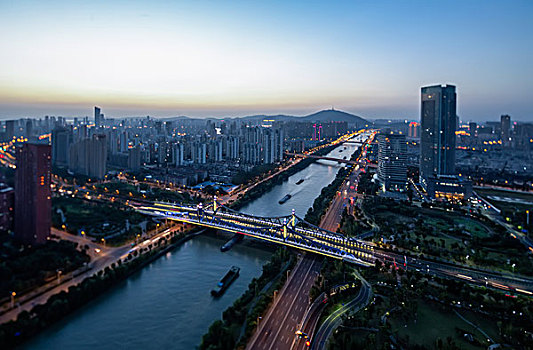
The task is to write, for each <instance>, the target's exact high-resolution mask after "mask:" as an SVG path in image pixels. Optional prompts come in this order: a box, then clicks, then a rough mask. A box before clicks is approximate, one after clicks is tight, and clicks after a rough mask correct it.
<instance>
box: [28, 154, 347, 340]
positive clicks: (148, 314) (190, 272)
mask: <svg viewBox="0 0 533 350" xmlns="http://www.w3.org/2000/svg"><path fill="white" fill-rule="evenodd" d="M346 147H347V148H346V149H344V147H343V146H340V147H337V148H336V149H335V150H333V151H331V152H330V153H329V154H328V156H332V157H340V158H342V157H344V156H346V157H347V158H349V157H350V155H351V154H352V153H353V152H354V151H355V149H356V148H357V147H356V146H355V145H347V146H346ZM341 166H343V165H341V164H338V163H337V162H333V161H325V160H319V161H317V162H315V163H313V164H311V165H310V166H309V167H307V168H305V169H303V170H302V171H300V172H298V173H297V174H294V175H292V176H291V177H290V178H289V179H288V181H286V182H284V183H283V184H280V185H278V186H275V187H274V188H272V189H271V190H270V191H268V192H267V193H265V194H264V195H263V196H262V197H260V198H258V199H256V200H255V201H253V202H251V203H249V204H248V205H247V206H245V207H243V208H242V211H243V212H246V213H250V214H254V215H260V216H280V215H288V214H290V212H291V210H292V209H295V210H296V213H297V215H299V216H300V217H303V216H305V213H306V212H307V209H308V208H310V207H311V206H312V204H313V201H314V199H315V198H316V197H317V196H318V195H319V194H320V191H321V189H322V188H323V187H324V186H326V185H328V184H329V183H331V181H333V179H334V178H335V175H336V174H337V172H338V170H339V169H340V167H341ZM300 179H304V182H303V183H301V184H300V185H296V182H297V181H298V180H300ZM286 194H291V195H292V198H291V199H289V200H288V201H287V202H286V203H284V204H283V205H280V204H279V203H278V201H279V200H280V199H281V198H282V197H283V196H285V195H286ZM225 240H226V239H224V238H222V237H220V238H217V237H214V236H198V237H195V238H193V239H191V240H189V241H188V242H186V243H185V244H183V245H182V246H180V247H178V248H176V249H175V250H173V251H172V252H169V253H167V254H166V255H165V256H164V257H162V258H160V259H158V260H156V261H154V262H153V263H151V264H150V265H148V266H147V267H145V268H144V269H142V270H141V271H139V272H138V273H136V274H134V275H133V276H131V277H130V278H129V279H127V280H126V281H124V282H123V283H121V284H120V285H118V286H117V287H115V288H114V289H112V290H111V291H110V292H108V293H106V294H105V295H103V296H101V297H100V298H98V299H96V300H94V301H93V302H91V303H90V304H88V305H87V306H85V307H84V308H82V309H80V310H78V311H77V312H75V313H74V314H73V315H71V316H69V317H67V318H66V319H64V320H63V321H61V322H59V323H57V324H56V325H54V326H52V327H50V328H49V329H47V330H46V331H44V332H43V333H41V334H40V335H39V336H37V337H36V338H34V339H32V340H31V341H30V342H28V343H26V344H25V345H24V346H23V347H22V348H23V349H46V350H48V349H50V350H52V349H62V350H64V349H77V350H83V349H187V350H189V349H194V348H195V347H197V346H198V345H199V344H200V341H201V338H202V335H203V334H205V332H206V331H207V329H208V328H209V326H210V325H211V323H212V322H213V321H215V320H216V319H219V318H220V317H221V315H222V312H223V311H224V310H225V309H226V308H227V307H228V306H230V305H231V304H233V302H234V301H235V299H237V298H238V297H239V296H240V295H241V294H242V293H243V292H244V291H245V290H246V289H247V286H248V284H249V283H250V281H251V280H252V278H254V277H258V276H259V275H260V274H261V267H262V265H263V264H264V263H265V262H266V261H268V259H269V258H270V255H271V252H272V250H271V249H268V250H263V249H259V248H257V244H254V245H250V244H246V243H244V244H238V245H236V246H235V247H233V248H232V249H231V250H230V251H228V252H225V253H222V252H220V246H221V245H223V244H224V243H225ZM232 265H236V266H239V267H240V268H241V273H240V277H239V278H237V279H236V280H235V282H234V283H233V284H232V285H231V286H230V287H229V288H228V290H227V291H226V292H225V294H224V295H223V296H222V297H220V298H218V299H215V298H213V297H211V295H210V290H211V289H212V288H213V287H214V286H215V285H216V283H217V282H218V281H219V280H220V278H221V277H222V276H223V275H224V274H225V273H226V272H227V271H228V270H229V268H230V267H231V266H232Z"/></svg>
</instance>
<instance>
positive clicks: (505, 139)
mask: <svg viewBox="0 0 533 350" xmlns="http://www.w3.org/2000/svg"><path fill="white" fill-rule="evenodd" d="M500 128H501V131H500V132H501V137H500V139H501V140H502V144H503V145H504V146H509V145H510V143H511V116H510V115H507V114H505V115H502V116H501V119H500Z"/></svg>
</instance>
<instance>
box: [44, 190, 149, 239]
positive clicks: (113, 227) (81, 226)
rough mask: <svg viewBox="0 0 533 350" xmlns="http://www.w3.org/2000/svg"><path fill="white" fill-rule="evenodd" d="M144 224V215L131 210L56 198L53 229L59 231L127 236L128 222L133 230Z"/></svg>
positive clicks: (76, 199) (94, 235)
mask: <svg viewBox="0 0 533 350" xmlns="http://www.w3.org/2000/svg"><path fill="white" fill-rule="evenodd" d="M58 209H59V212H58ZM61 213H63V215H61ZM63 217H64V219H65V221H63ZM144 220H145V218H144V216H143V215H141V214H139V213H137V212H135V211H134V210H132V209H129V208H120V207H117V206H110V205H108V204H105V203H99V202H88V201H84V200H82V199H79V198H71V197H54V198H52V223H53V225H54V226H55V227H62V225H65V228H66V230H67V231H68V232H70V233H73V234H78V233H79V232H80V231H82V230H83V231H84V232H85V233H86V234H87V235H89V236H93V237H96V238H100V237H106V236H110V235H112V234H115V233H121V232H122V231H124V233H126V231H127V230H126V221H127V222H128V223H129V225H130V230H132V229H133V226H134V225H136V224H138V223H140V222H142V221H144Z"/></svg>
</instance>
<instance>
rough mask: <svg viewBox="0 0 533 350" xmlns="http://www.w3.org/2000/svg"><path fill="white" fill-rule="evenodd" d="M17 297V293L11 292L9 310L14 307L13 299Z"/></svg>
mask: <svg viewBox="0 0 533 350" xmlns="http://www.w3.org/2000/svg"><path fill="white" fill-rule="evenodd" d="M16 296H17V293H15V292H11V308H14V307H15V297H16Z"/></svg>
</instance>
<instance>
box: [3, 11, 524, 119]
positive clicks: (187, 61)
mask: <svg viewBox="0 0 533 350" xmlns="http://www.w3.org/2000/svg"><path fill="white" fill-rule="evenodd" d="M532 18H533V1H531V0H526V1H481V0H480V1H466V0H460V1H428V0H426V1H349V2H339V1H335V2H334V1H302V2H295V1H291V2H290V4H289V3H288V1H279V2H275V1H268V2H264V3H262V4H259V2H256V1H242V2H241V1H232V2H229V1H190V2H177V1H176V2H174V1H172V2H171V1H113V2H112V3H111V2H110V1H83V2H81V1H80V2H78V1H72V0H71V1H0V33H1V34H0V35H1V39H0V118H3V119H6V118H15V117H30V116H32V117H41V116H43V115H63V116H68V117H71V116H85V115H91V114H92V107H93V106H94V105H99V106H101V107H102V109H103V112H104V113H106V115H107V116H110V117H124V116H143V115H144V116H145V115H151V116H177V115H188V116H196V117H203V116H215V117H222V116H242V115H251V114H258V113H265V114H274V113H276V114H277V113H286V114H296V115H301V114H308V113H311V112H314V111H317V110H320V109H325V108H331V106H332V105H333V106H335V108H336V109H341V110H345V111H348V112H351V113H354V114H357V115H360V116H362V117H366V118H407V119H418V118H419V103H420V102H419V100H420V97H419V94H420V87H421V86H424V85H429V84H440V83H443V84H444V83H449V84H454V85H456V86H457V91H458V113H459V115H460V117H461V119H462V120H464V121H468V120H478V121H479V120H496V119H499V116H500V114H510V115H511V116H512V118H513V119H514V120H522V121H533V103H532V101H533V39H532V38H533V20H532Z"/></svg>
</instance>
